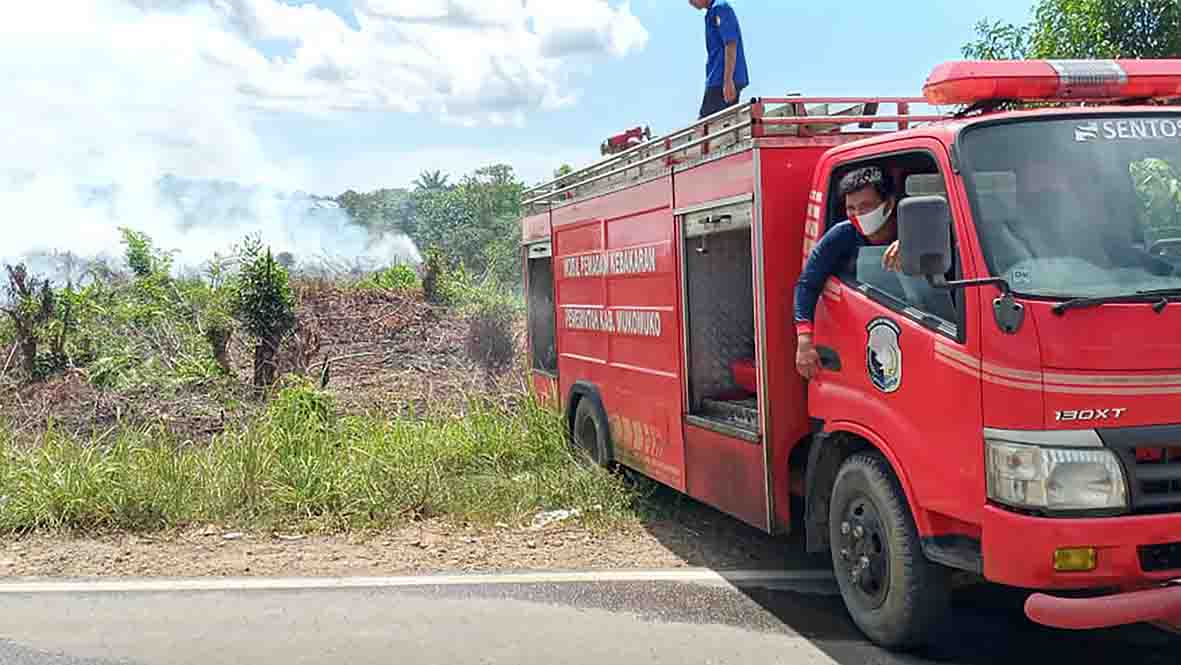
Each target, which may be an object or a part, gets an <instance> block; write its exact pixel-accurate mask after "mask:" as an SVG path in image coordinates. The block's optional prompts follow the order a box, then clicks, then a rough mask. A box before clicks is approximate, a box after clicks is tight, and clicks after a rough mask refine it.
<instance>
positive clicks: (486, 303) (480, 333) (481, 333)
mask: <svg viewBox="0 0 1181 665" xmlns="http://www.w3.org/2000/svg"><path fill="white" fill-rule="evenodd" d="M515 315H516V308H515V307H514V306H513V303H512V301H511V300H509V299H508V298H507V297H503V296H500V297H498V296H495V295H488V296H485V297H484V298H483V299H481V300H480V301H478V302H476V303H475V304H474V305H473V306H472V307H471V308H470V312H469V314H468V334H467V353H468V356H469V357H470V358H471V359H472V360H473V361H474V362H476V363H477V364H478V365H479V366H480V367H481V368H482V369H483V370H484V372H485V373H487V374H488V375H493V374H500V373H502V372H504V371H505V370H506V369H508V367H509V366H511V365H512V363H513V359H514V358H515V356H516V348H517V344H516V342H517V339H516V335H515V334H514V333H513V322H514V320H515Z"/></svg>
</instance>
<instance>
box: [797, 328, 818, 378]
mask: <svg viewBox="0 0 1181 665" xmlns="http://www.w3.org/2000/svg"><path fill="white" fill-rule="evenodd" d="M798 341H799V344H798V345H797V348H796V370H797V371H799V373H800V375H801V376H803V377H804V378H805V379H811V378H812V377H814V376H816V372H818V371H819V370H820V354H819V353H817V352H816V347H814V346H812V336H811V335H807V334H804V335H800V336H799V340H798Z"/></svg>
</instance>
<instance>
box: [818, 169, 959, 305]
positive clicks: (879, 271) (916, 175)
mask: <svg viewBox="0 0 1181 665" xmlns="http://www.w3.org/2000/svg"><path fill="white" fill-rule="evenodd" d="M872 163H874V164H876V165H878V166H880V167H881V168H882V169H883V170H884V171H886V172H887V173H888V174H889V175H890V178H891V181H892V183H891V184H892V187H893V190H894V193H895V198H896V200H897V201H898V202H901V201H902V200H903V199H905V198H906V197H908V196H929V195H937V196H946V194H947V189H946V185H945V183H944V179H943V175H942V174H941V173H939V171H938V167H937V166H936V164H935V161H934V159H933V158H931V156H930V155H928V154H926V153H914V154H907V155H902V156H898V157H891V158H889V159H886V160H873V161H872ZM865 165H867V162H857V163H854V164H850V165H849V166H847V167H843V168H840V169H837V170H836V171H834V176H833V181H832V183H831V185H830V189H829V192H830V205H829V211H830V215H829V228H831V227H832V226H834V225H836V224H838V223H840V222H843V221H845V220H846V219H848V215H847V214H846V211H845V205H844V201H843V200H842V199H841V197H840V196H839V187H838V184H839V183H840V179H841V178H842V177H843V176H844V175H845V174H846V173H848V172H849V171H850V170H852V169H854V168H857V167H859V166H865ZM888 247H889V244H882V245H864V246H862V247H861V248H860V249H859V250H858V251H857V255H856V258H855V259H854V260H852V261H850V262H849V264H848V265H847V266H845V269H844V271H843V272H842V273H841V274H840V278H841V279H842V280H843V281H845V282H846V283H848V284H849V285H851V286H855V287H860V286H864V287H868V288H869V289H872V290H873V292H874V294H873V295H874V296H877V297H878V299H879V300H884V301H885V304H887V305H889V306H892V307H893V308H895V309H899V310H902V309H905V308H907V307H910V308H914V309H916V310H919V311H920V312H922V313H924V314H928V315H933V316H936V317H938V318H940V319H942V320H943V321H945V322H947V323H948V324H950V325H952V326H954V325H955V324H956V322H957V321H958V320H959V317H958V315H957V310H956V300H955V298H956V294H955V293H953V292H949V291H945V290H941V289H936V288H934V287H932V286H931V285H930V284H929V283H928V282H927V280H926V279H925V278H923V277H912V276H909V275H905V274H902V273H898V272H894V271H891V270H887V269H886V268H885V267H883V265H882V257H883V256H884V255H885V252H886V249H887V248H888ZM952 257H953V264H952V269H951V271H949V274H948V275H947V278H948V279H949V280H951V279H956V274H957V273H958V260H957V258H958V257H956V241H955V232H954V229H953V231H952ZM881 296H885V298H884V299H883V298H881Z"/></svg>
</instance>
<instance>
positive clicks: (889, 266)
mask: <svg viewBox="0 0 1181 665" xmlns="http://www.w3.org/2000/svg"><path fill="white" fill-rule="evenodd" d="M882 267H883V268H885V269H886V270H893V271H894V272H902V259H901V258H900V257H899V256H898V241H897V240H895V241H894V242H892V243H890V246H889V247H887V248H886V252H885V253H884V254H882Z"/></svg>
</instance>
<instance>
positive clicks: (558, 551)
mask: <svg viewBox="0 0 1181 665" xmlns="http://www.w3.org/2000/svg"><path fill="white" fill-rule="evenodd" d="M825 565H826V561H825V559H824V557H823V556H819V557H817V556H812V557H809V556H806V555H804V554H803V548H802V546H801V545H800V543H799V542H798V539H797V538H794V537H792V538H772V537H769V536H766V535H764V534H762V533H760V532H759V531H757V530H755V529H752V528H750V527H747V526H745V525H743V524H741V523H739V522H737V521H735V520H733V519H732V518H730V517H727V516H725V515H723V514H721V513H718V512H717V511H714V510H712V509H710V508H707V507H704V506H701V505H700V504H696V503H694V504H692V505H690V506H688V507H686V508H684V509H683V510H680V511H679V513H678V514H677V515H676V516H671V517H668V518H666V519H660V520H649V521H644V522H636V523H633V524H628V525H624V526H623V527H621V528H617V529H612V530H611V531H609V532H601V531H596V530H592V529H588V528H586V527H584V526H580V525H577V524H572V523H568V522H556V523H552V524H549V525H547V526H544V527H542V528H539V529H534V528H532V525H531V524H521V525H507V524H500V525H497V526H496V527H493V528H485V529H477V528H474V527H472V526H468V525H463V524H451V523H447V522H442V521H427V522H421V523H415V524H411V525H407V526H404V527H401V528H398V529H393V530H390V531H386V532H382V533H377V534H370V535H367V536H351V537H350V536H320V535H304V534H298V533H236V532H227V531H225V530H222V529H219V528H216V527H212V526H210V527H203V528H199V529H191V530H186V531H183V532H178V533H171V534H158V535H151V536H141V535H108V536H99V537H89V538H82V537H63V536H53V535H33V536H28V537H24V538H19V539H16V538H10V539H5V540H0V577H3V578H7V579H9V580H12V579H14V578H47V577H178V576H180V577H205V576H235V577H241V576H246V577H254V576H294V577H300V576H316V577H319V576H379V575H401V574H406V575H410V574H428V573H476V572H511V571H520V570H575V569H577V570H607V569H646V568H680V567H689V566H705V567H709V568H713V569H718V570H735V569H770V570H778V569H785V568H801V567H805V568H815V567H823V566H825Z"/></svg>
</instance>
